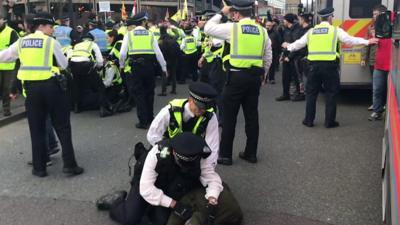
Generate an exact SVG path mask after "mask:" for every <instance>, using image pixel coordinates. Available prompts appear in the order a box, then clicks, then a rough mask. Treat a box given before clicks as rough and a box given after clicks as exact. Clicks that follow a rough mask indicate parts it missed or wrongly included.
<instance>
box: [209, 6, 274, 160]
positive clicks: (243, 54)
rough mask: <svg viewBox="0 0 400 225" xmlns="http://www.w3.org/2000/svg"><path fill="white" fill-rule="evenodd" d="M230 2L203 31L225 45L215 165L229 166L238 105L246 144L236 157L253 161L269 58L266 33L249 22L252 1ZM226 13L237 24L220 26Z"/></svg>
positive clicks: (268, 43) (258, 26)
mask: <svg viewBox="0 0 400 225" xmlns="http://www.w3.org/2000/svg"><path fill="white" fill-rule="evenodd" d="M231 3H232V6H224V8H223V9H222V11H221V12H220V13H218V14H217V15H215V16H214V17H212V18H211V19H210V20H209V21H208V22H207V23H206V25H205V28H204V31H205V33H206V34H208V35H210V36H213V37H216V38H219V39H222V40H225V41H226V42H228V44H226V49H229V54H230V56H229V60H227V61H226V62H227V65H226V69H227V72H228V75H227V82H226V85H225V87H224V91H223V94H222V96H223V108H224V112H223V117H224V121H225V122H224V124H223V126H222V135H221V144H220V158H219V160H218V163H220V164H223V165H231V164H232V150H233V139H234V136H235V126H236V117H237V114H238V112H239V108H240V106H242V107H243V112H244V117H245V122H246V135H247V142H246V148H245V150H244V151H243V152H240V154H239V156H240V158H242V159H244V160H246V161H248V162H252V163H255V162H257V157H256V155H257V145H258V134H259V124H258V96H259V94H260V86H261V84H262V82H264V80H265V78H266V74H267V72H268V69H269V66H270V64H271V59H272V51H271V42H270V40H269V38H268V34H267V31H266V30H265V29H264V28H262V27H261V26H260V25H258V24H257V23H256V22H255V21H254V20H252V19H250V17H251V15H252V8H253V4H254V2H250V1H245V0H234V1H231ZM229 13H232V15H231V18H233V19H234V20H235V21H237V22H235V23H224V24H220V21H221V18H222V16H223V15H228V14H229ZM229 46H230V48H228V47H229ZM225 58H228V57H225Z"/></svg>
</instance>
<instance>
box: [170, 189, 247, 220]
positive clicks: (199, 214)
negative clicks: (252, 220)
mask: <svg viewBox="0 0 400 225" xmlns="http://www.w3.org/2000/svg"><path fill="white" fill-rule="evenodd" d="M205 194H206V191H205V188H199V189H196V190H193V191H191V192H190V193H188V194H186V195H185V196H184V197H183V198H182V199H181V200H180V202H181V203H183V204H185V205H190V206H191V207H192V209H193V216H192V218H191V219H190V222H189V223H186V225H188V224H189V225H240V224H241V222H242V219H243V213H242V210H241V209H240V206H239V204H238V202H237V201H236V199H235V197H234V196H233V194H232V192H231V191H230V190H229V187H228V186H227V185H225V184H224V190H223V191H222V192H221V194H220V196H219V198H218V206H217V209H216V214H215V221H214V223H213V224H207V222H206V221H207V219H208V209H207V204H208V201H207V199H206V198H205V197H204V196H205ZM185 222H186V221H183V220H182V219H180V218H179V217H178V216H177V215H175V214H174V213H171V216H170V217H169V220H168V223H167V225H185Z"/></svg>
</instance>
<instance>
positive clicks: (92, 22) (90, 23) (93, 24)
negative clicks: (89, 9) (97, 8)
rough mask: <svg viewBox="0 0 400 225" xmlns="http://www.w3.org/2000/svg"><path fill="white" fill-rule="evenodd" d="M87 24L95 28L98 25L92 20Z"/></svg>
mask: <svg viewBox="0 0 400 225" xmlns="http://www.w3.org/2000/svg"><path fill="white" fill-rule="evenodd" d="M88 23H89V25H92V26H97V25H98V23H97V21H96V20H94V19H90V20H88Z"/></svg>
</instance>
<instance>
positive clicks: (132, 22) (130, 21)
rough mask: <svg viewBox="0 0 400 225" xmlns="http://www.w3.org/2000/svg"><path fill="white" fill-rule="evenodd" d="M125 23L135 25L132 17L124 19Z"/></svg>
mask: <svg viewBox="0 0 400 225" xmlns="http://www.w3.org/2000/svg"><path fill="white" fill-rule="evenodd" d="M126 25H127V26H132V25H135V21H134V20H133V19H132V18H129V19H128V20H127V21H126Z"/></svg>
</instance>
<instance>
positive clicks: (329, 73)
mask: <svg viewBox="0 0 400 225" xmlns="http://www.w3.org/2000/svg"><path fill="white" fill-rule="evenodd" d="M333 12H334V9H333V8H326V9H323V10H321V11H319V12H318V15H319V16H320V18H321V23H320V24H318V25H316V26H315V27H314V28H312V29H310V30H309V31H308V32H307V33H306V34H304V35H303V36H302V37H301V38H300V39H299V40H297V41H295V42H293V43H291V44H288V43H283V44H282V47H284V48H287V49H288V50H289V51H297V50H299V49H301V48H303V47H305V46H306V45H307V46H308V47H307V48H308V56H307V59H308V61H310V69H309V72H308V75H307V84H306V115H305V118H304V120H303V124H304V125H305V126H307V127H313V126H314V119H315V108H316V101H317V97H318V93H319V91H320V90H321V87H322V85H323V87H324V89H325V97H326V107H325V127H326V128H333V127H337V126H339V123H338V122H337V121H336V96H337V94H338V93H339V89H340V77H339V70H338V67H339V65H340V62H339V49H338V42H339V41H340V42H341V43H344V44H346V45H350V46H351V45H369V44H376V43H377V39H375V38H373V39H369V40H365V39H363V38H358V37H352V36H350V35H349V34H347V33H346V32H345V31H344V30H343V29H341V28H339V27H335V26H333V25H332V18H333Z"/></svg>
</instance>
